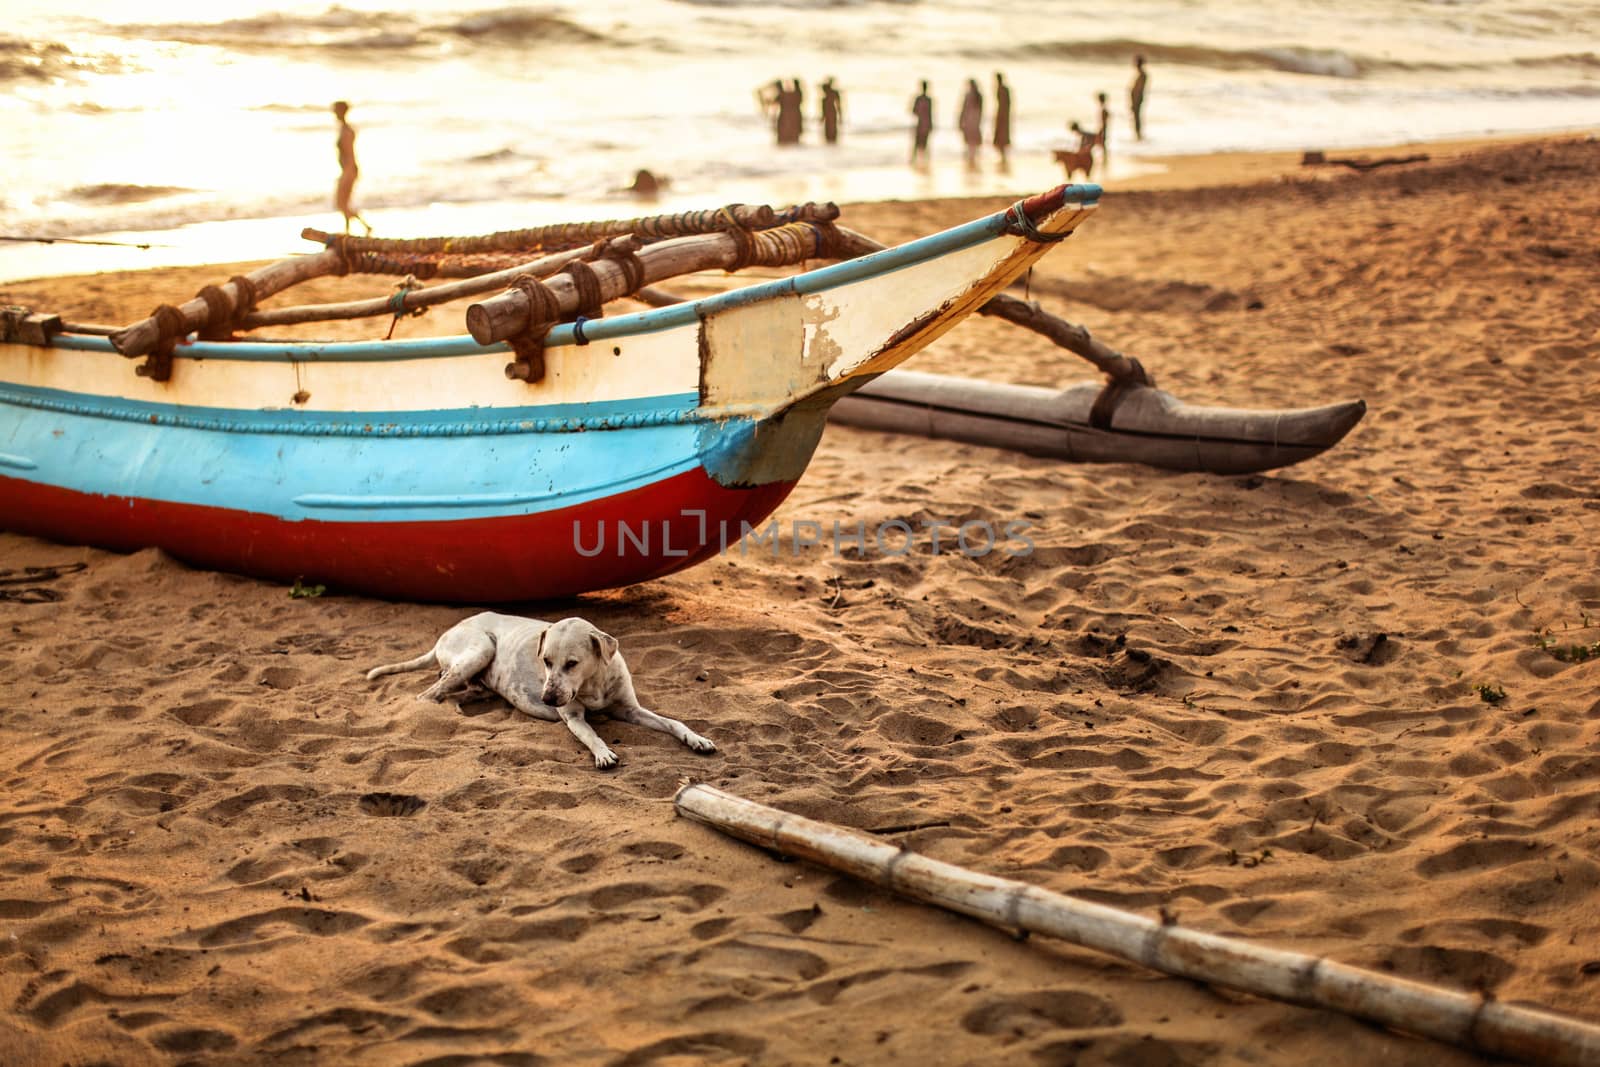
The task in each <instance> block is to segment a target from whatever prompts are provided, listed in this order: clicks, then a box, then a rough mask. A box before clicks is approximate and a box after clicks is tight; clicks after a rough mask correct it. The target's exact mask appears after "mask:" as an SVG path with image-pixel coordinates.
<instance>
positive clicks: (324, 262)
mask: <svg viewBox="0 0 1600 1067" xmlns="http://www.w3.org/2000/svg"><path fill="white" fill-rule="evenodd" d="M342 267H343V261H342V260H341V259H340V257H339V254H338V253H337V252H335V251H333V250H331V249H329V250H327V251H323V252H318V253H316V254H314V255H309V256H301V257H299V258H296V259H283V260H279V261H278V262H276V263H269V264H268V265H266V266H265V267H260V268H258V269H256V270H253V271H251V272H250V273H248V274H246V275H245V276H244V277H245V278H246V279H248V280H249V282H250V284H251V286H252V287H253V288H254V290H255V292H254V295H255V298H256V299H257V300H263V299H265V298H267V297H269V296H272V295H274V294H276V293H281V292H283V291H284V290H285V289H287V288H289V287H290V286H292V285H298V284H299V283H300V282H303V281H306V280H307V279H310V278H321V277H323V276H325V275H329V274H338V273H339V271H340V270H341V269H342ZM218 288H219V289H221V290H222V292H223V295H225V296H226V297H227V298H228V300H229V302H230V303H231V305H232V306H233V307H238V306H239V299H240V295H241V294H240V292H239V286H238V285H237V284H235V283H234V282H232V281H229V282H225V283H223V284H222V285H220V286H218ZM178 311H179V312H180V313H181V314H182V315H183V324H184V330H185V332H188V331H192V330H198V329H200V328H202V327H204V326H206V325H207V319H208V317H209V315H210V308H209V307H208V305H207V304H206V302H205V301H204V300H202V299H200V298H199V297H195V298H194V299H193V300H190V301H188V302H187V303H184V304H180V305H178ZM160 338H161V330H160V328H159V327H158V326H157V325H156V318H155V316H154V315H151V316H150V317H149V318H146V319H141V320H140V321H138V322H136V323H134V324H132V325H131V326H125V327H123V328H122V329H120V330H118V331H116V332H115V333H113V334H112V335H111V345H112V347H113V348H115V349H116V350H117V351H118V352H120V353H122V354H123V355H124V356H128V357H130V358H133V357H137V356H143V355H147V354H149V353H150V352H151V351H153V350H154V349H155V347H156V343H157V342H158V341H159V340H160Z"/></svg>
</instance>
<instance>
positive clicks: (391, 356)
mask: <svg viewBox="0 0 1600 1067" xmlns="http://www.w3.org/2000/svg"><path fill="white" fill-rule="evenodd" d="M1099 194H1100V190H1099V188H1098V187H1096V186H1093V185H1068V186H1061V187H1059V188H1056V189H1054V190H1052V191H1050V192H1047V193H1044V194H1041V195H1039V196H1035V197H1032V198H1030V199H1026V200H1022V201H1019V202H1018V203H1016V204H1014V205H1013V206H1012V207H1010V208H1009V209H1007V210H1005V211H1001V212H997V213H995V214H992V215H989V216H987V217H985V218H980V219H977V220H975V221H973V222H970V223H968V224H966V225H963V226H959V227H956V228H954V229H951V230H948V231H945V232H944V233H940V234H935V235H933V236H931V237H926V238H923V239H920V240H916V241H912V242H910V243H908V244H904V245H901V246H898V247H895V248H888V249H885V248H882V247H881V246H877V245H875V244H873V243H872V242H870V240H869V239H866V238H863V237H862V236H861V235H859V234H854V233H853V232H851V231H849V230H847V229H845V228H844V227H842V226H839V225H837V223H836V219H837V216H838V209H837V208H835V207H834V206H833V205H802V206H799V207H795V208H790V209H787V210H785V211H781V212H779V211H773V210H772V209H770V208H765V207H748V206H741V205H736V206H733V207H730V208H723V209H720V210H715V211H702V212H688V213H684V214H681V215H671V216H653V217H648V218H638V219H627V220H621V221H616V222H606V223H584V224H568V225H560V226H548V227H541V228H539V229H534V230H517V231H508V232H505V233H500V234H492V235H488V236H485V237H475V238H437V239H419V240H413V241H389V240H376V239H372V238H354V237H348V236H339V235H333V236H330V235H326V234H320V233H317V232H316V231H307V236H309V237H312V238H313V239H316V240H318V241H319V242H321V243H322V244H323V249H322V251H320V252H318V253H315V254H312V255H308V256H304V257H300V258H296V259H290V260H284V261H281V262H279V263H274V264H270V265H268V266H265V267H262V268H260V269H257V270H255V271H252V272H250V273H249V274H245V275H239V276H235V277H233V278H231V279H229V280H228V281H227V282H225V283H222V284H218V285H208V286H206V287H205V288H204V289H202V290H201V291H200V293H199V294H198V295H197V296H196V297H195V298H194V299H192V300H190V301H188V302H187V303H184V304H182V305H178V306H173V305H162V306H161V307H159V308H157V309H156V311H155V312H154V313H153V314H152V315H151V316H149V317H148V318H146V319H144V320H141V321H139V322H135V323H133V324H131V325H129V326H126V327H122V328H116V329H114V328H109V327H101V326H86V325H78V324H72V323H64V322H62V321H61V320H60V319H59V318H58V317H56V316H51V315H45V314H36V313H33V312H30V311H27V310H25V309H19V308H12V309H6V311H5V312H4V316H3V322H0V325H3V330H4V333H3V334H0V408H3V410H4V421H3V423H0V526H3V527H4V528H6V529H10V530H14V531H18V532H22V533H27V534H33V535H36V536H41V537H46V538H50V539H53V540H57V541H63V542H69V543H83V544H92V545H98V546H102V547H106V548H111V549H117V550H135V549H140V548H145V547H151V546H155V547H159V548H161V549H164V550H165V551H167V552H169V553H171V554H172V555H173V556H175V557H177V558H179V559H182V560H185V561H187V562H189V563H191V564H194V565H197V566H202V567H207V568H212V569H217V570H225V571H232V572H238V573H244V574H251V575H257V576H261V577H265V578H272V579H278V580H283V581H290V580H293V579H296V578H299V577H305V578H307V579H312V580H315V581H317V582H324V583H328V584H330V585H333V586H334V587H335V588H339V589H342V590H346V591H352V592H363V593H368V594H373V595H378V596H385V597H393V598H400V599H411V600H431V601H453V602H506V601H522V600H538V599H547V598H553V597H560V596H566V595H571V594H576V593H581V592H586V591H590V590H596V589H604V588H611V587H616V586H622V585H627V584H631V583H634V582H640V581H645V580H648V579H651V578H656V577H659V576H662V575H665V574H669V573H671V572H673V571H677V570H680V569H682V568H684V567H688V566H692V565H693V564H695V563H697V562H700V561H701V560H704V559H706V558H708V557H709V556H711V555H714V554H715V553H716V552H718V551H719V550H720V549H721V548H722V547H724V546H726V545H727V544H729V543H730V542H731V541H733V540H737V538H738V536H739V534H740V532H741V531H742V530H743V529H745V528H746V524H748V526H749V527H755V526H756V525H757V524H758V523H760V522H761V521H762V520H763V519H765V518H766V516H767V515H769V514H770V513H771V512H772V511H773V510H774V509H775V508H776V507H777V506H778V505H779V504H780V503H781V502H782V501H783V499H784V498H785V497H786V496H787V495H788V493H789V491H790V490H791V489H792V488H793V487H794V485H795V483H796V481H797V480H798V479H799V478H800V476H801V474H802V473H803V472H804V470H805V468H806V466H807V464H808V463H809V461H810V458H811V455H812V453H813V451H814V449H815V448H816V445H817V442H818V440H819V438H820V436H821V434H822V430H823V427H824V424H825V421H826V418H827V416H828V413H829V410H830V408H832V407H834V405H835V404H836V403H837V402H839V401H840V400H841V398H844V397H846V396H848V395H849V394H851V393H852V392H855V391H856V390H858V389H859V388H860V387H861V386H863V385H865V384H866V383H868V382H870V381H872V379H874V378H877V377H878V376H880V375H883V374H884V372H886V371H889V370H890V369H891V368H893V367H895V366H896V365H898V364H899V363H901V362H903V361H904V360H906V359H907V358H909V357H910V356H912V355H913V354H915V353H916V352H917V351H919V350H920V349H922V348H923V347H924V346H925V345H927V344H928V343H930V342H931V341H933V340H934V339H935V338H937V337H939V336H940V335H941V334H943V333H944V332H945V331H946V330H948V329H950V328H951V327H952V326H954V325H955V324H956V323H957V322H959V321H960V320H961V319H963V318H965V317H966V316H967V315H969V314H972V313H974V312H977V311H980V310H988V311H989V312H990V313H994V312H993V310H992V305H993V303H994V301H995V300H996V299H997V298H998V300H999V301H1000V302H1001V304H1004V302H1005V301H1007V300H1010V298H1007V297H1003V296H1000V295H999V294H1000V291H1001V290H1002V289H1003V288H1004V287H1005V286H1006V285H1007V284H1009V283H1010V282H1011V281H1012V280H1013V279H1015V278H1017V277H1018V276H1019V275H1021V274H1022V273H1023V272H1025V271H1026V270H1027V269H1028V268H1029V267H1030V266H1031V265H1032V264H1033V263H1034V262H1035V261H1036V260H1037V259H1038V258H1039V257H1040V256H1042V255H1043V254H1044V253H1045V252H1046V251H1048V250H1049V248H1050V247H1051V246H1052V245H1053V244H1055V243H1056V242H1058V241H1060V240H1061V239H1062V238H1064V237H1065V236H1067V235H1068V234H1070V233H1071V232H1072V230H1073V229H1074V228H1075V227H1076V226H1077V225H1079V223H1081V222H1082V221H1083V220H1084V219H1085V218H1086V217H1087V216H1088V215H1089V214H1090V212H1091V211H1092V210H1093V208H1094V206H1095V204H1096V201H1097V200H1098V197H1099ZM863 253H865V254H863ZM817 260H821V261H826V260H842V261H841V262H837V263H834V264H833V265H830V266H824V267H822V268H820V269H816V270H810V271H806V272H804V273H799V274H795V275H793V276H790V277H786V278H780V279H777V280H771V281H764V282H760V283H757V284H754V285H750V286H746V287H744V288H739V289H733V290H730V291H728V292H724V293H718V294H716V295H712V296H707V297H704V298H702V299H698V300H694V301H689V302H685V303H682V304H678V305H674V306H668V307H661V308H657V309H653V310H647V311H641V312H634V313H630V314H621V315H615V316H611V317H601V315H602V308H603V306H604V305H605V304H606V303H608V302H609V301H612V300H616V299H619V298H622V297H625V296H630V295H637V294H648V293H650V292H651V290H652V287H653V284H654V283H656V282H658V281H660V280H663V279H666V278H671V277H676V276H680V275H683V274H686V273H692V272H696V271H703V270H709V269H723V270H727V271H737V270H741V269H743V268H745V267H751V266H764V267H786V266H795V265H800V264H803V263H805V262H808V261H817ZM348 273H359V274H391V275H399V276H404V277H406V279H407V280H406V282H405V283H404V285H403V286H402V287H401V288H400V289H399V291H398V292H395V293H393V294H392V295H388V296H379V297H374V298H372V299H369V300H362V301H354V302H351V303H346V304H324V305H304V306H298V307H281V308H266V307H263V306H262V304H263V302H265V301H267V300H268V299H269V298H270V297H272V296H275V295H277V294H279V293H282V292H284V291H285V290H287V289H290V288H291V287H292V286H294V285H295V284H297V283H299V282H301V281H304V280H307V279H310V278H313V277H320V276H326V275H332V274H348ZM434 279H444V280H442V281H439V282H437V283H436V284H426V285H424V284H421V282H430V283H432V282H433V280H434ZM485 294H489V295H485ZM476 296H482V299H478V300H477V301H476V302H474V303H472V304H471V305H470V306H469V308H468V310H467V313H466V328H467V333H466V334H464V335H461V336H454V337H443V338H431V339H417V340H385V341H343V342H333V341H321V342H319V341H304V340H265V339H263V340H239V339H237V337H238V335H240V334H242V333H245V332H247V331H252V330H258V329H269V328H271V327H274V326H284V325H289V324H296V323H306V322H314V321H326V320H330V319H335V318H351V317H358V316H366V315H372V316H389V315H393V316H395V317H397V318H398V317H400V316H402V315H406V314H411V313H418V312H420V311H421V310H422V309H425V308H427V307H430V306H432V305H435V304H440V303H444V302H446V301H451V300H456V299H461V298H464V297H476ZM1012 303H1020V302H1016V301H1012ZM1024 307H1027V305H1024ZM1034 312H1035V313H1037V309H1034ZM1055 321H1056V322H1058V323H1059V320H1055ZM1062 325H1067V324H1062ZM1102 347H1103V346H1102ZM131 361H138V362H137V363H133V362H131ZM1102 369H1105V368H1104V367H1102ZM1124 458H1132V457H1124ZM606 529H609V530H612V531H615V532H616V534H617V536H615V537H614V538H613V539H612V541H611V542H610V543H606V544H604V545H602V546H599V547H597V546H596V545H595V543H594V540H593V531H595V530H606Z"/></svg>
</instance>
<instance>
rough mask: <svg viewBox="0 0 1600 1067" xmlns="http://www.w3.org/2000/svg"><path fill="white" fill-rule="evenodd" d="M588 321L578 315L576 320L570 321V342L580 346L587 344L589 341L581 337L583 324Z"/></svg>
mask: <svg viewBox="0 0 1600 1067" xmlns="http://www.w3.org/2000/svg"><path fill="white" fill-rule="evenodd" d="M588 321H589V320H588V319H586V318H584V317H583V316H582V315H579V316H578V317H577V318H575V319H573V320H572V340H573V342H574V343H576V344H580V345H586V344H588V343H589V339H588V338H587V337H585V336H584V335H583V324H584V323H586V322H588Z"/></svg>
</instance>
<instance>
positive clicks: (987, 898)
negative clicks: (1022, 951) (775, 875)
mask: <svg viewBox="0 0 1600 1067" xmlns="http://www.w3.org/2000/svg"><path fill="white" fill-rule="evenodd" d="M673 805H674V806H675V807H676V809H677V810H678V812H679V813H680V814H682V815H686V816H688V817H689V818H691V819H695V820H696V821H698V822H702V823H705V824H706V825H708V826H711V827H714V828H716V829H718V830H721V831H722V832H723V833H726V834H729V835H731V836H733V837H737V838H739V839H740V840H742V841H748V842H750V843H751V844H753V845H759V846H760V847H762V848H765V849H771V850H772V851H775V852H780V853H782V854H784V855H786V856H794V857H797V858H799V859H803V860H809V861H810V862H812V863H817V864H820V865H822V866H824V867H828V868H830V869H832V870H836V871H843V872H844V873H846V874H850V875H853V876H855V877H857V878H860V879H862V880H863V881H867V882H871V883H872V884H874V885H879V886H883V887H884V888H886V889H892V890H894V891H895V892H897V893H903V894H905V895H906V896H908V897H912V898H913V899H916V900H920V901H924V902H926V903H929V904H937V905H938V906H939V907H942V908H948V909H949V910H951V911H955V912H959V913H961V914H962V915H970V916H972V917H973V918H977V919H982V920H983V921H984V922H988V923H992V924H994V925H996V926H999V927H1001V928H1003V929H1006V930H1011V931H1017V930H1021V931H1025V932H1029V933H1039V934H1045V935H1048V936H1050V937H1058V938H1061V939H1062V940H1064V941H1069V942H1071V943H1072V944H1075V945H1082V946H1084V947H1086V948H1092V949H1097V950H1099V951H1101V952H1106V953H1109V954H1110V955H1113V956H1116V957H1118V958H1119V959H1124V960H1129V961H1132V962H1134V963H1139V964H1143V965H1144V966H1146V967H1149V968H1151V969H1152V970H1157V971H1162V972H1164V973H1166V974H1173V975H1178V976H1180V977H1183V978H1191V979H1194V980H1196V981H1201V982H1209V983H1213V984H1215V985H1222V986H1228V987H1229V988H1232V989H1237V990H1241V991H1243V992H1246V993H1254V994H1256V995H1258V996H1263V997H1270V998H1272V999H1274V1000H1282V1001H1287V1002H1288V1003H1290V1004H1300V1005H1304V1006H1306V1007H1312V1008H1327V1009H1331V1010H1333V1011H1339V1012H1344V1013H1345V1014H1347V1015H1353V1016H1356V1017H1357V1018H1361V1019H1367V1020H1369V1021H1371V1022H1375V1023H1379V1024H1381V1025H1383V1026H1389V1027H1393V1028H1394V1029H1396V1030H1404V1031H1406V1032H1408V1033H1412V1034H1417V1035H1419V1036H1422V1037H1429V1038H1433V1039H1434V1040H1437V1041H1444V1042H1448V1043H1450V1044H1452V1045H1459V1046H1461V1047H1462V1048H1468V1049H1473V1050H1476V1051H1480V1052H1488V1053H1492V1054H1494V1055H1497V1056H1507V1057H1510V1058H1512V1059H1517V1060H1522V1061H1525V1062H1527V1063H1534V1064H1541V1065H1550V1067H1583V1065H1587V1067H1593V1065H1594V1064H1596V1063H1600V1026H1597V1025H1595V1024H1594V1023H1590V1022H1585V1021H1583V1020H1581V1019H1575V1018H1571V1017H1569V1016H1564V1015H1557V1014H1555V1013H1553V1012H1548V1011H1542V1010H1539V1009H1536V1008H1525V1007H1521V1006H1519V1005H1515V1004H1507V1003H1505V1002H1503V1001H1498V1000H1493V999H1491V998H1489V997H1487V996H1484V995H1480V994H1469V993H1461V992H1457V991H1454V990H1450V989H1442V988H1440V987H1438V986H1431V985H1425V984H1423V983H1421V982H1413V981H1410V980H1407V979H1404V978H1395V977H1393V976H1391V975H1386V974H1380V973H1378V972H1376V971H1369V970H1366V969H1364V968H1361V967H1352V966H1350V965H1348V964H1344V963H1338V962H1335V961H1333V960H1330V959H1326V958H1324V957H1319V956H1311V955H1307V954H1306V953H1302V952H1289V951H1286V950H1284V949H1276V948H1268V947H1265V946H1262V945H1256V944H1252V943H1251V942H1249V941H1245V940H1242V939H1239V938H1232V937H1220V936H1218V935H1216V934H1207V933H1201V932H1199V931H1196V930H1190V929H1186V928H1184V927H1181V926H1178V925H1177V924H1176V923H1172V922H1167V921H1165V920H1164V919H1152V918H1147V917H1145V916H1142V915H1138V914H1135V913H1133V912H1128V911H1122V910H1120V909H1118V908H1111V907H1107V906H1106V905H1103V904H1094V903H1091V902H1089V901H1085V900H1077V899H1074V898H1072V897H1069V896H1065V895H1063V894H1061V893H1052V892H1050V891H1049V890H1047V889H1040V888H1039V887H1037V886H1032V885H1028V884H1027V883H1025V882H1018V881H1013V880H1011V879H1008V878H996V877H994V876H993V875H987V874H981V873H979V872H977V871H971V870H968V869H966V868H965V867H958V866H956V865H954V864H951V863H943V862H940V861H939V860H934V859H929V858H928V857H926V856H920V855H918V854H917V853H915V852H911V851H908V850H906V849H904V848H899V847H896V846H894V845H890V844H886V843H884V842H882V841H877V840H874V839H872V838H870V837H867V836H865V835H864V834H861V833H858V832H856V831H853V830H848V829H845V828H844V827H841V826H834V825H832V824H829V823H824V822H818V821H816V820H813V819H807V818H803V817H802V816H799V815H793V814H790V813H789V812H785V811H780V810H778V809H777V808H771V807H768V806H766V805H764V804H758V803H756V802H754V801H751V800H745V799H743V798H741V797H737V796H734V795H733V794H731V793H727V792H724V791H723V790H721V789H717V788H715V787H713V786H708V785H699V784H691V785H687V786H684V787H683V788H682V789H680V790H678V794H677V796H676V797H674V798H673Z"/></svg>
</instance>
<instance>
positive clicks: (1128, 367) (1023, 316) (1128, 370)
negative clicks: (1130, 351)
mask: <svg viewBox="0 0 1600 1067" xmlns="http://www.w3.org/2000/svg"><path fill="white" fill-rule="evenodd" d="M837 229H838V232H839V249H840V253H841V254H842V255H843V256H844V257H845V258H847V259H849V258H854V257H856V256H864V255H867V254H869V253H872V252H881V251H883V249H884V248H885V246H884V245H882V244H879V243H878V242H877V241H874V240H873V239H872V238H870V237H868V236H867V235H866V234H863V233H857V232H856V231H855V230H852V229H849V228H848V227H844V226H840V227H837ZM978 314H980V315H993V316H996V317H997V318H1002V319H1005V320H1006V321H1007V322H1009V323H1012V324H1013V325H1016V326H1021V327H1024V328H1025V329H1029V330H1032V331H1033V332H1034V333H1037V334H1040V335H1042V336H1044V337H1046V338H1048V339H1049V340H1050V341H1052V342H1054V343H1055V344H1057V345H1060V346H1061V347H1062V348H1065V349H1066V350H1067V351H1069V352H1072V353H1075V354H1076V355H1079V356H1082V357H1083V358H1084V359H1086V360H1088V361H1089V362H1090V363H1092V364H1094V366H1095V367H1096V368H1097V369H1098V370H1100V371H1101V372H1102V373H1104V374H1105V375H1106V376H1107V377H1109V378H1112V379H1114V380H1117V381H1125V382H1132V383H1137V384H1139V385H1154V384H1155V379H1154V378H1152V377H1150V375H1149V373H1148V372H1146V371H1145V369H1144V367H1143V366H1141V365H1140V363H1139V361H1138V360H1136V359H1132V358H1130V357H1128V356H1125V355H1123V354H1122V353H1121V352H1118V351H1117V350H1116V349H1114V348H1112V347H1111V346H1110V345H1108V344H1105V343H1104V342H1102V341H1099V340H1097V339H1095V338H1094V337H1093V336H1091V335H1090V333H1089V331H1088V329H1087V328H1086V327H1083V326H1079V325H1077V324H1076V323H1072V322H1068V321H1066V320H1065V319H1062V318H1058V317H1056V316H1055V315H1052V314H1050V313H1049V312H1047V311H1045V310H1043V309H1042V308H1040V307H1039V305H1038V304H1030V303H1027V302H1026V301H1022V300H1018V299H1017V298H1016V297H1014V296H1006V295H1005V294H1004V293H1001V294H999V295H998V296H994V297H991V298H990V299H989V301H988V302H987V303H986V304H984V305H983V306H982V307H980V308H979V309H978Z"/></svg>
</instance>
